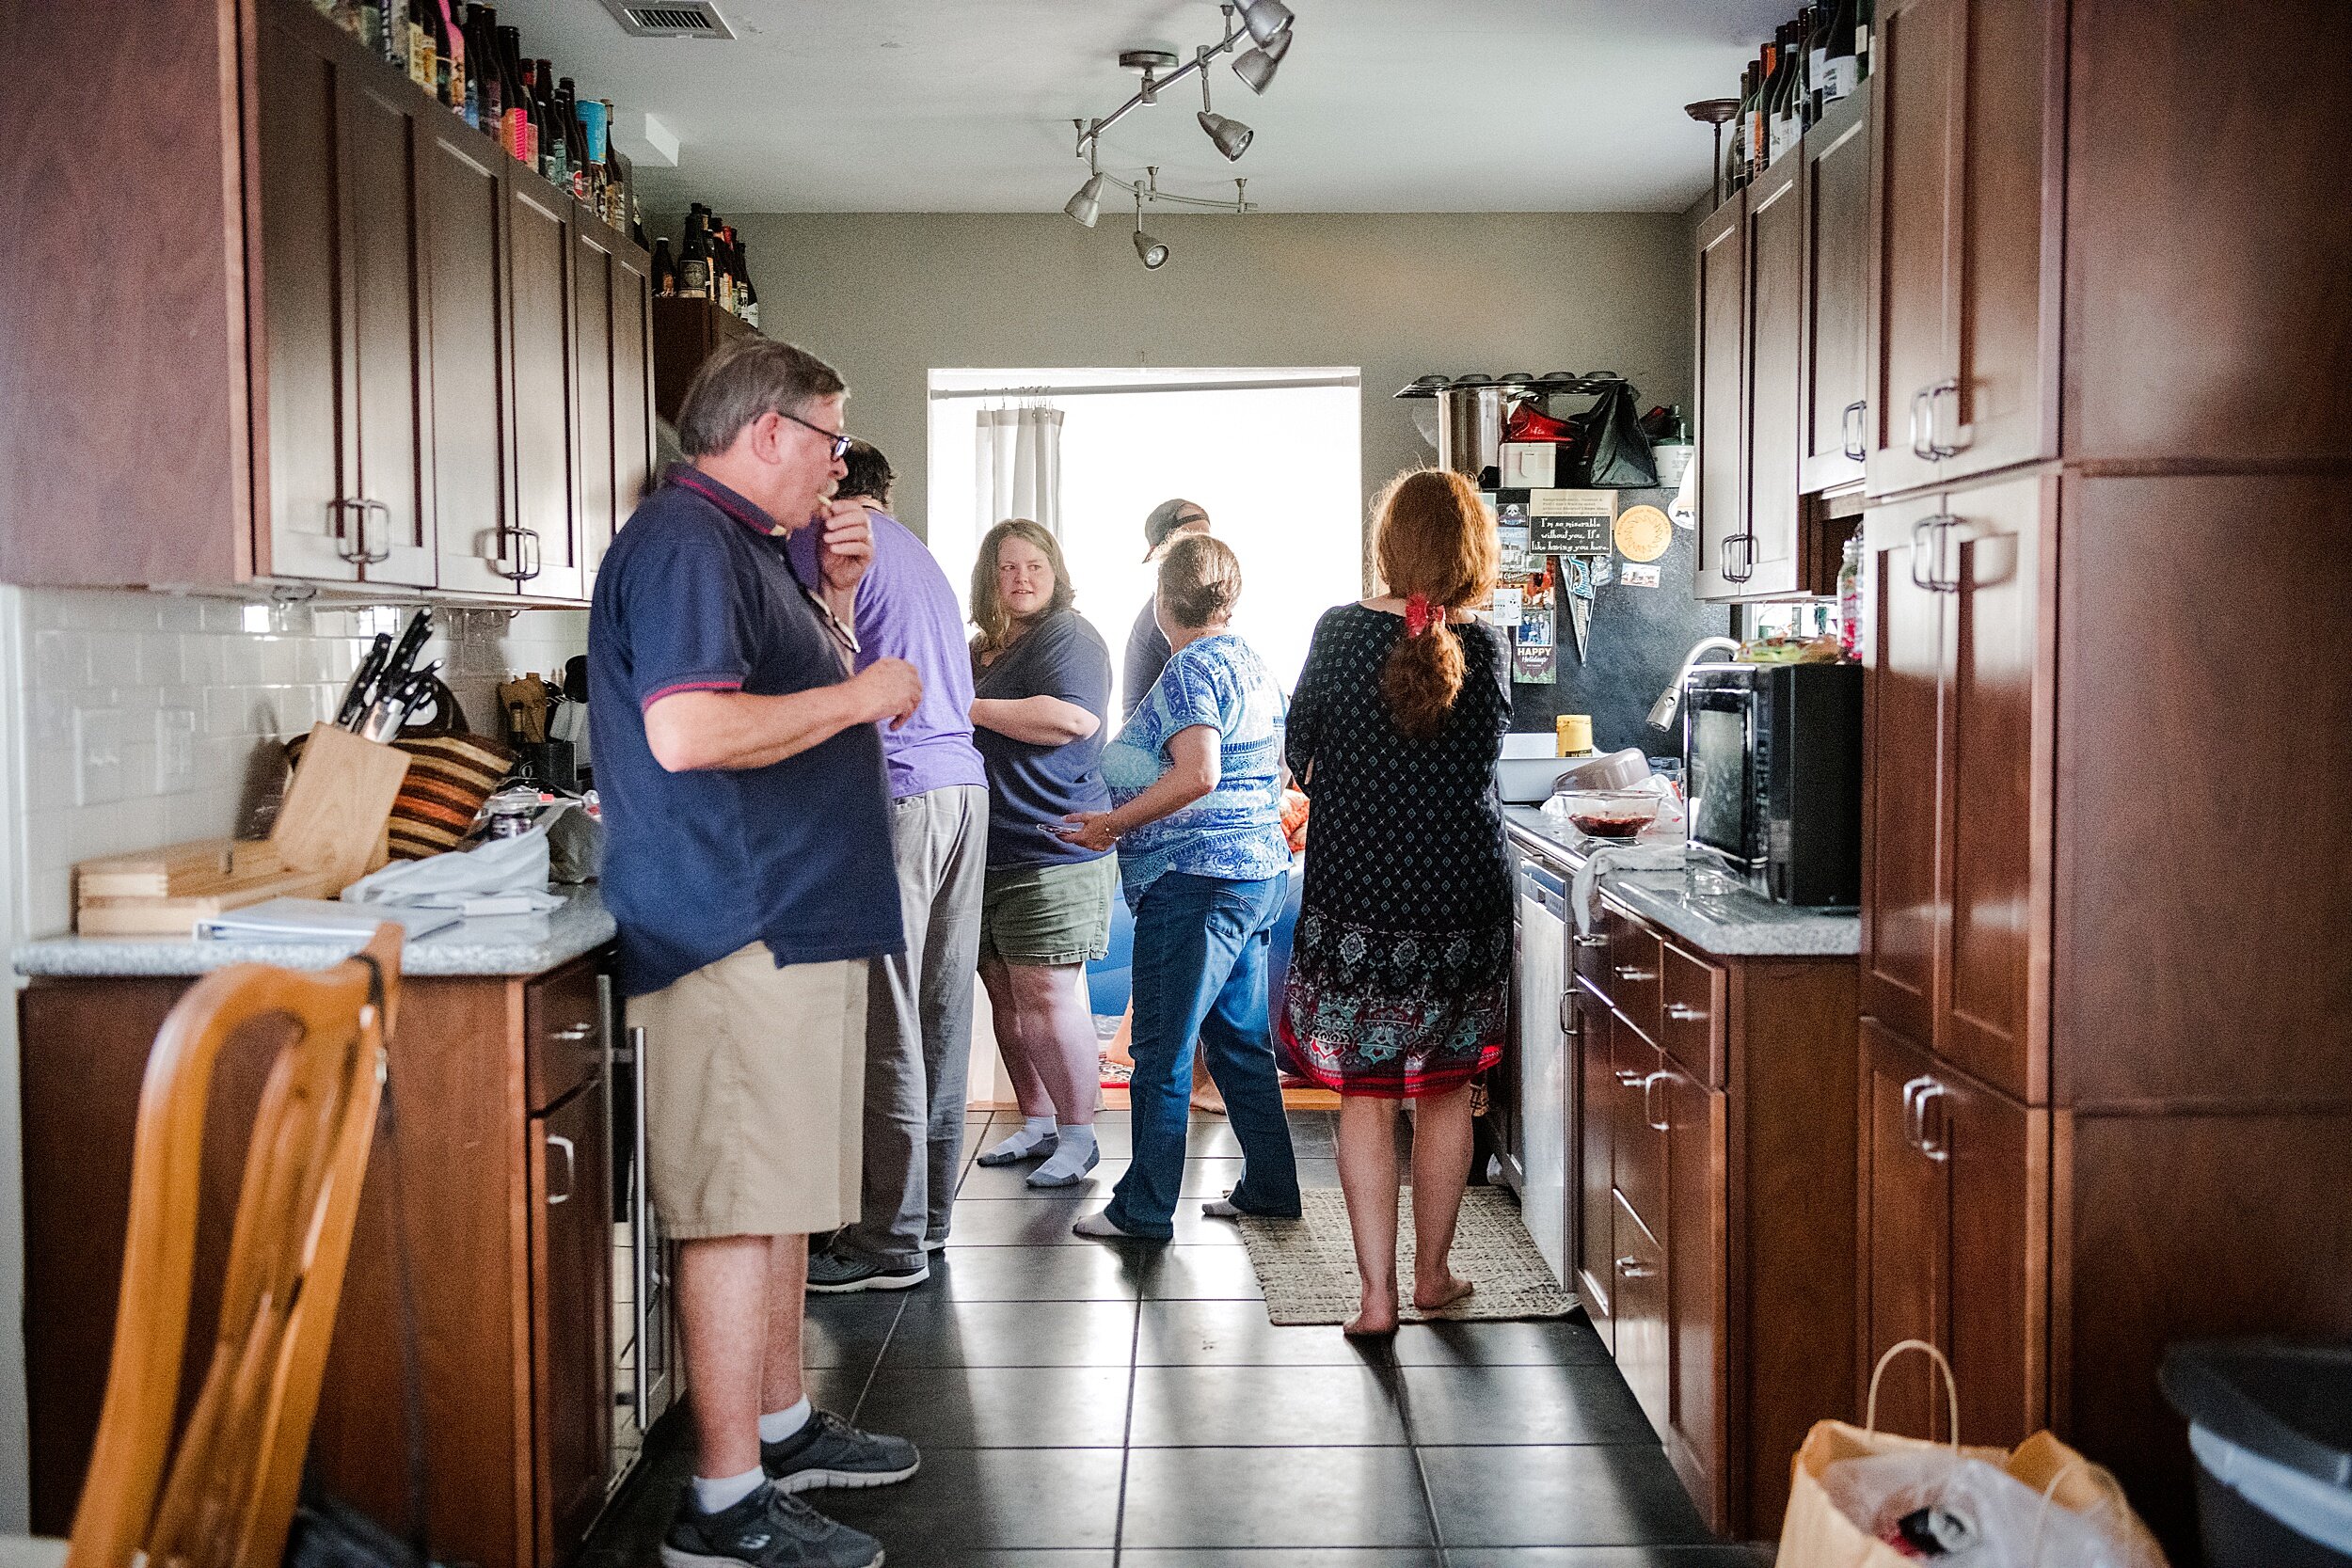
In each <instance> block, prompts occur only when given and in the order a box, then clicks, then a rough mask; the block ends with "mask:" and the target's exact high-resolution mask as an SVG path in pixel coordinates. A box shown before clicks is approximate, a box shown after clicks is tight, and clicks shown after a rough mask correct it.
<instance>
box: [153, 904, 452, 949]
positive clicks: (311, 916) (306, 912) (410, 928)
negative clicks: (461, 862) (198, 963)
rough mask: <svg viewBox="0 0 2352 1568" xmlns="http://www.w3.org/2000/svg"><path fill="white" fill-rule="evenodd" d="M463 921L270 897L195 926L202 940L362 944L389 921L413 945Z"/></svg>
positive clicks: (448, 913) (446, 913)
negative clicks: (426, 936) (401, 930)
mask: <svg viewBox="0 0 2352 1568" xmlns="http://www.w3.org/2000/svg"><path fill="white" fill-rule="evenodd" d="M460 918H462V917H461V915H460V914H459V912H458V911H455V910H422V909H417V908H414V907H410V906H403V907H400V908H397V909H395V908H392V907H389V906H387V905H383V904H366V905H358V904H346V903H343V902H342V901H341V900H339V899H334V898H271V899H266V900H264V901H263V902H262V903H259V904H252V905H248V906H247V907H246V908H245V909H242V910H230V911H227V912H226V913H223V914H215V915H207V916H206V917H205V918H203V919H202V920H199V921H198V922H197V923H196V935H197V938H198V940H199V941H202V940H205V939H211V940H213V941H239V942H342V941H353V942H366V941H367V939H368V938H369V937H370V936H372V935H373V934H374V931H375V928H376V927H378V926H381V925H383V924H385V923H386V922H387V921H389V922H390V923H391V924H393V925H395V926H398V927H402V928H403V929H404V930H405V931H406V932H407V933H408V940H409V941H410V942H414V941H416V940H417V939H418V938H419V937H421V936H423V935H425V934H426V933H427V932H429V931H438V930H441V929H443V928H444V927H450V926H454V925H456V924H457V922H458V921H459V919H460Z"/></svg>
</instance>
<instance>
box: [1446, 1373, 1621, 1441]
mask: <svg viewBox="0 0 2352 1568" xmlns="http://www.w3.org/2000/svg"><path fill="white" fill-rule="evenodd" d="M1402 1375H1403V1377H1404V1382H1405V1403H1406V1420H1407V1421H1408V1423H1409V1424H1410V1425H1411V1428H1412V1434H1413V1441H1414V1442H1416V1443H1419V1444H1422V1445H1435V1446H1438V1447H1446V1446H1454V1445H1465V1444H1492V1445H1522V1444H1535V1443H1655V1442H1657V1441H1658V1435H1657V1433H1654V1432H1652V1431H1651V1430H1650V1424H1649V1418H1648V1417H1646V1416H1645V1415H1643V1414H1642V1407H1641V1405H1640V1404H1638V1403H1637V1402H1635V1401H1634V1398H1633V1390H1632V1389H1630V1388H1629V1387H1627V1386H1626V1382H1625V1379H1624V1378H1623V1377H1621V1376H1619V1375H1618V1372H1617V1369H1616V1368H1614V1367H1613V1366H1609V1365H1607V1364H1600V1365H1595V1364H1593V1363H1590V1362H1586V1363H1583V1364H1581V1365H1574V1364H1571V1365H1565V1366H1560V1365H1554V1366H1521V1367H1406V1368H1405V1369H1404V1370H1403V1374H1402Z"/></svg>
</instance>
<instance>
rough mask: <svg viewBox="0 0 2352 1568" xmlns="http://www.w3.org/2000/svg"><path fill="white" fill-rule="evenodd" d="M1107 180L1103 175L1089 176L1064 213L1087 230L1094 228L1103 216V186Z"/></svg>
mask: <svg viewBox="0 0 2352 1568" xmlns="http://www.w3.org/2000/svg"><path fill="white" fill-rule="evenodd" d="M1107 178H1108V176H1106V175H1102V174H1089V175H1088V176H1087V182H1086V183H1085V184H1083V185H1080V186H1079V187H1078V194H1077V195H1075V196H1073V197H1072V198H1070V202H1069V205H1067V206H1065V207H1064V208H1062V211H1063V212H1064V213H1067V214H1070V216H1071V217H1073V218H1074V219H1075V220H1077V221H1078V222H1079V223H1082V224H1084V225H1085V226H1086V227H1087V228H1089V229H1091V228H1093V227H1094V220H1095V219H1096V218H1098V217H1100V216H1102V214H1103V184H1104V181H1105V180H1106V179H1107Z"/></svg>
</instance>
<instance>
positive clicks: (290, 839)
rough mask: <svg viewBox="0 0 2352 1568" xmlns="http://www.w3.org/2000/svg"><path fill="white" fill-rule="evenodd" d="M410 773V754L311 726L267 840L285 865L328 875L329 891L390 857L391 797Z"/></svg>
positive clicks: (333, 729) (332, 892)
mask: <svg viewBox="0 0 2352 1568" xmlns="http://www.w3.org/2000/svg"><path fill="white" fill-rule="evenodd" d="M407 775H408V753H407V752H403V751H402V750H400V749H399V748H398V747H396V746H387V745H384V744H382V743H381V742H379V741H373V740H362V739H361V738H360V737H359V736H356V735H353V734H352V733H351V732H350V731H349V730H343V729H338V728H336V727H335V726H334V725H332V724H324V723H322V724H313V725H311V726H310V738H309V739H307V740H305V741H304V742H303V745H302V760H301V761H300V762H298V763H297V764H295V765H294V778H293V779H292V780H290V781H289V782H288V783H287V785H286V799H285V802H284V803H283V804H282V805H280V806H279V807H278V821H277V823H276V825H275V826H273V827H272V828H271V829H270V832H269V841H270V844H271V845H272V846H273V847H275V848H276V849H277V850H278V858H279V859H280V860H282V861H284V862H285V863H287V864H288V865H290V866H294V867H295V868H296V869H298V870H302V871H310V872H316V873H318V874H319V875H321V876H323V877H325V878H326V879H327V882H328V896H330V897H331V896H334V895H337V894H340V893H342V890H343V889H344V888H345V887H347V886H349V885H350V884H351V883H353V882H356V881H358V879H360V878H362V877H364V876H366V875H367V874H368V872H369V871H370V870H371V869H372V868H373V867H374V866H378V865H382V864H383V863H385V862H386V860H387V859H388V858H389V849H388V847H387V844H388V834H389V830H390V825H391V818H392V802H393V801H394V800H398V799H399V797H400V785H401V781H402V780H403V779H405V778H406V777H407Z"/></svg>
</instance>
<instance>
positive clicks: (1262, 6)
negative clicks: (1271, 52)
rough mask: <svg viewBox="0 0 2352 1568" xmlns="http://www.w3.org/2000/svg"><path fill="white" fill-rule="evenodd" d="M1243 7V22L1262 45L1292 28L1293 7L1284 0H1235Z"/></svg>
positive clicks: (1252, 36)
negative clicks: (1283, 0)
mask: <svg viewBox="0 0 2352 1568" xmlns="http://www.w3.org/2000/svg"><path fill="white" fill-rule="evenodd" d="M1234 3H1235V4H1236V5H1238V6H1239V7H1240V8H1241V24H1242V25H1243V26H1244V27H1246V28H1248V30H1249V36H1250V37H1251V38H1252V39H1254V40H1257V41H1258V43H1259V44H1260V46H1261V47H1263V45H1265V44H1269V43H1272V42H1273V41H1274V40H1276V39H1278V38H1280V37H1281V36H1282V35H1283V34H1285V33H1287V32H1289V31H1290V30H1291V21H1292V17H1291V8H1289V7H1288V6H1285V5H1284V4H1282V0H1234Z"/></svg>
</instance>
